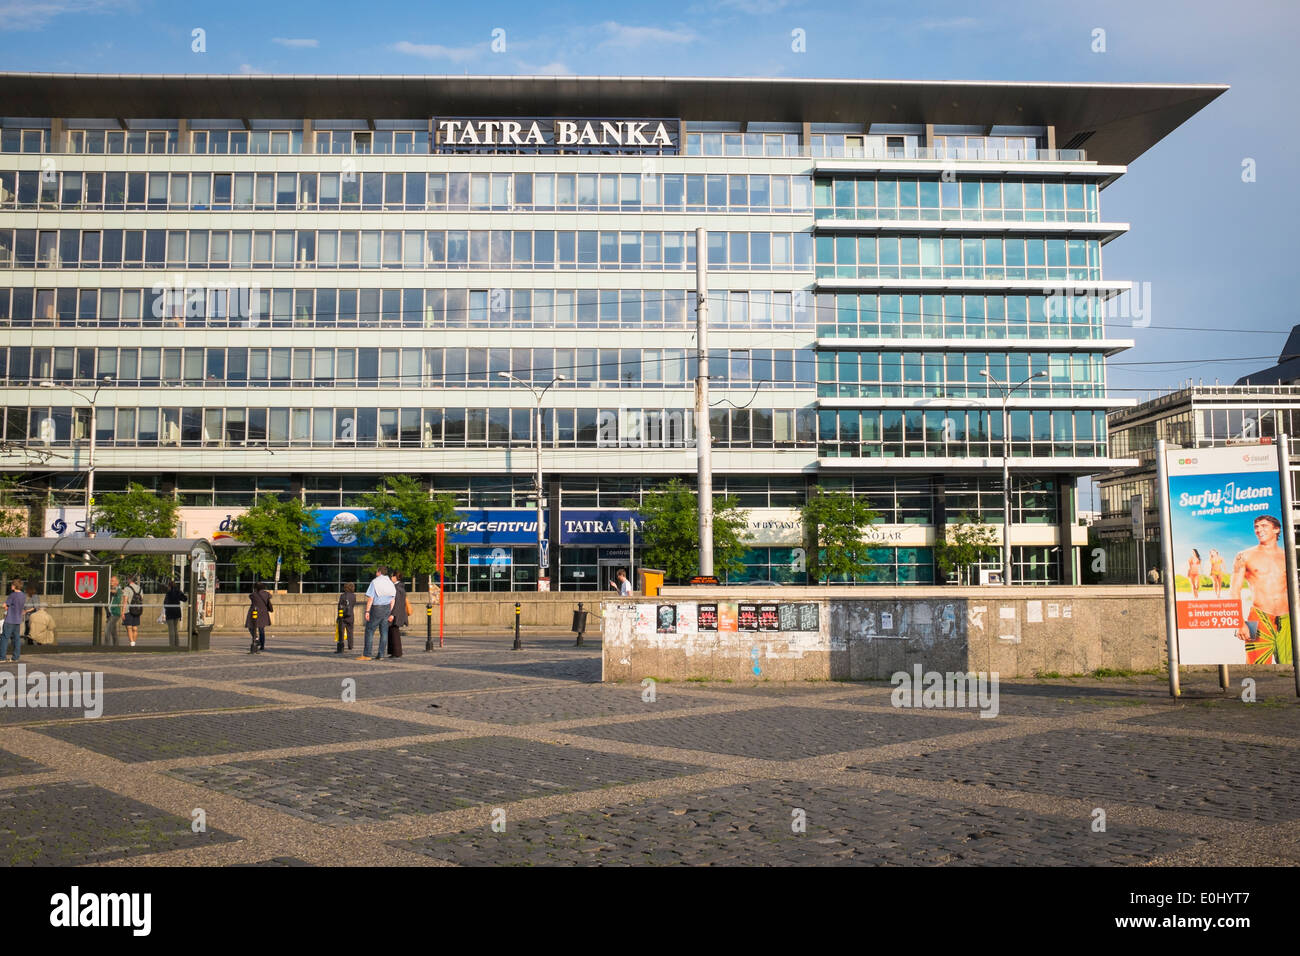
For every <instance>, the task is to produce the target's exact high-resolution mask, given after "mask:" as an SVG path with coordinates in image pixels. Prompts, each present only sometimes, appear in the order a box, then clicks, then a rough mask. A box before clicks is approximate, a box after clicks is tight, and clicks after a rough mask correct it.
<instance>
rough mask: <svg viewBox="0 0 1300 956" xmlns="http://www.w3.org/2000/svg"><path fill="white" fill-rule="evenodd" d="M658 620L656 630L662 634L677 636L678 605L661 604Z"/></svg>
mask: <svg viewBox="0 0 1300 956" xmlns="http://www.w3.org/2000/svg"><path fill="white" fill-rule="evenodd" d="M657 620H658V622H659V623H658V626H657V627H656V630H657V631H658V632H659V633H660V634H675V633H676V632H677V605H676V604H660V605H659V611H658V616H657Z"/></svg>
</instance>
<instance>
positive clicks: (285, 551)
mask: <svg viewBox="0 0 1300 956" xmlns="http://www.w3.org/2000/svg"><path fill="white" fill-rule="evenodd" d="M235 540H237V541H242V542H245V543H246V544H247V545H248V547H245V548H237V549H236V550H235V567H236V568H238V569H239V571H240V572H241V573H242V574H250V575H252V576H253V577H255V578H257V579H258V580H260V581H271V580H273V579H274V578H275V565H276V561H277V560H278V561H279V562H280V573H281V575H283V576H284V577H286V578H291V577H299V576H301V575H303V574H306V573H307V572H308V571H309V570H311V562H310V561H309V560H308V555H309V553H310V552H311V549H312V548H314V547H316V546H317V545H318V544H319V543H320V531H319V530H318V529H317V527H316V509H315V508H308V507H307V506H306V505H304V504H303V503H302V502H301V501H299V500H298V499H297V498H280V497H278V496H276V495H270V496H267V497H264V498H258V501H257V504H255V505H253V507H251V508H249V509H248V510H247V511H246V512H244V514H243V516H242V517H241V518H240V519H239V523H238V525H236V528H235Z"/></svg>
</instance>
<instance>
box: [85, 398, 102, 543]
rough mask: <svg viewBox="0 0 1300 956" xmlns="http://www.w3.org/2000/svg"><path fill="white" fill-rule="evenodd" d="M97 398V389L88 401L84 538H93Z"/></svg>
mask: <svg viewBox="0 0 1300 956" xmlns="http://www.w3.org/2000/svg"><path fill="white" fill-rule="evenodd" d="M98 397H99V389H95V398H92V399H91V401H90V446H89V449H90V453H89V454H88V455H87V456H86V537H88V538H93V537H94V536H95V529H94V525H93V524H91V520H90V515H91V509H92V508H94V507H95V399H97V398H98Z"/></svg>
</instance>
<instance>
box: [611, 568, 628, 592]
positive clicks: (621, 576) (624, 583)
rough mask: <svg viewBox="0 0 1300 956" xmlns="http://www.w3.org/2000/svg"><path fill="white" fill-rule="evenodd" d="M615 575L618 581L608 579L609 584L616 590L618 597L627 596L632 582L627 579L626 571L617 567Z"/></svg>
mask: <svg viewBox="0 0 1300 956" xmlns="http://www.w3.org/2000/svg"><path fill="white" fill-rule="evenodd" d="M615 577H617V578H618V581H617V582H615V581H610V582H609V586H610V587H612V588H613V589H614V590H615V591H617V592H618V595H619V597H627V596H628V595H629V594H631V593H632V582H631V581H629V580H628V579H627V571H625V570H623V569H622V568H619V569H618V573H617V574H616V575H615Z"/></svg>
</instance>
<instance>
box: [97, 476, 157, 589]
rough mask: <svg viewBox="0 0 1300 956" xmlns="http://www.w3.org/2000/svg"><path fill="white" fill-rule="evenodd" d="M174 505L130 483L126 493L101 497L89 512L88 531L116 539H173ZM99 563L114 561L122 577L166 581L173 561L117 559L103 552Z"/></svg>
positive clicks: (141, 557) (150, 557)
mask: <svg viewBox="0 0 1300 956" xmlns="http://www.w3.org/2000/svg"><path fill="white" fill-rule="evenodd" d="M176 513H177V504H176V500H175V499H174V498H169V497H163V496H162V495H159V494H157V493H156V492H153V491H150V490H149V489H148V488H146V487H144V485H138V484H136V483H135V482H132V483H131V484H130V485H128V486H127V489H126V491H123V492H117V493H112V494H106V495H100V496H99V498H97V499H96V501H95V504H94V507H93V508H92V509H91V527H92V528H94V529H95V532H96V533H97V534H112V535H113V537H116V538H172V537H175V536H176ZM99 560H100V561H104V562H108V561H115V562H117V564H116V570H117V571H118V572H120V573H122V574H139V575H141V576H142V577H151V578H166V577H170V576H171V573H172V559H171V557H170V556H167V555H147V554H132V555H125V556H123V555H118V554H116V553H115V552H111V551H106V552H102V553H100V554H99Z"/></svg>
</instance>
